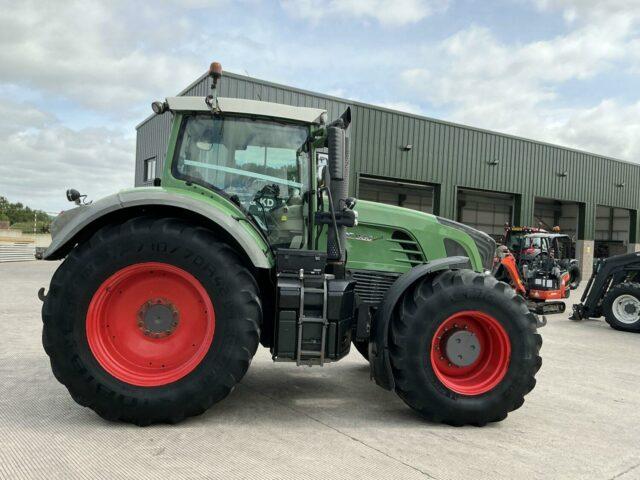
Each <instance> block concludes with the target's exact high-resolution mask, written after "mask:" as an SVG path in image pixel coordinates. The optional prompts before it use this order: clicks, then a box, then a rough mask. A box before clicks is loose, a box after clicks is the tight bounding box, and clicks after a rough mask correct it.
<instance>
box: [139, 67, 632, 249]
mask: <svg viewBox="0 0 640 480" xmlns="http://www.w3.org/2000/svg"><path fill="white" fill-rule="evenodd" d="M209 89H210V83H209V78H208V77H206V76H202V77H201V78H200V79H198V80H197V81H196V82H194V83H193V84H192V85H190V86H189V87H187V88H186V89H185V90H184V91H183V92H181V94H183V95H198V96H203V95H207V94H208V93H209ZM219 95H221V96H225V97H238V98H248V99H253V100H263V101H270V102H276V103H283V104H289V105H297V106H306V107H313V108H324V109H326V110H327V111H328V114H329V118H330V119H333V118H336V117H337V116H339V115H340V114H341V113H342V112H343V111H344V110H345V109H346V108H347V107H348V106H351V107H352V113H353V123H352V131H351V143H352V164H353V170H354V173H355V175H353V176H352V184H351V188H352V191H356V190H357V181H358V175H359V174H367V175H374V176H381V177H389V178H394V179H399V180H411V181H416V182H421V183H429V184H436V185H440V195H441V196H440V198H439V200H438V205H439V209H440V210H439V213H440V214H442V215H444V216H447V217H450V218H454V217H455V213H456V191H457V188H458V187H463V188H474V189H479V190H492V191H498V192H507V193H511V194H515V195H518V196H519V198H520V212H519V213H520V215H519V217H518V218H519V219H520V221H521V222H523V223H527V222H531V221H533V209H534V198H535V197H544V198H552V199H558V200H564V201H573V202H579V203H583V204H585V205H586V207H585V208H586V210H585V211H586V214H587V215H586V219H585V237H586V238H593V237H594V234H595V225H594V223H595V213H594V212H595V205H597V204H599V205H608V206H612V207H617V208H625V209H630V210H638V209H639V207H640V198H638V196H637V192H638V191H640V165H636V164H632V163H629V162H623V161H619V160H615V159H612V158H608V157H605V156H601V155H594V154H590V153H587V152H583V151H579V150H574V149H568V148H563V147H559V146H556V145H551V144H548V143H545V142H538V141H533V140H528V139H524V138H520V137H516V136H512V135H505V134H499V133H495V132H490V131H487V130H483V129H477V128H472V127H468V126H464V125H458V124H453V123H450V122H446V121H441V120H435V119H431V118H427V117H423V116H419V115H413V114H408V113H404V112H398V111H394V110H389V109H386V108H382V107H377V106H372V105H366V104H363V103H361V102H351V101H348V100H344V99H340V98H336V97H331V96H328V95H322V94H316V93H313V92H308V91H304V90H300V89H297V88H292V87H287V86H284V85H278V84H274V83H271V82H266V81H263V80H258V79H254V78H250V77H244V76H241V75H235V74H232V73H226V74H225V76H224V77H223V79H222V81H221V83H220V86H219ZM169 124H170V116H169V115H163V116H159V117H158V116H151V117H149V118H147V119H146V120H145V121H143V122H142V123H141V124H140V125H138V127H137V130H138V137H137V150H136V177H135V178H136V185H141V184H142V183H143V182H142V178H143V171H142V168H143V162H144V160H145V159H146V158H150V157H152V156H156V158H157V171H158V172H160V171H161V168H162V165H163V163H164V160H165V158H164V156H165V154H166V148H167V142H168V136H169ZM407 144H411V145H412V149H411V150H409V151H405V150H403V148H402V147H403V146H405V145H407ZM496 161H497V164H495V165H491V164H490V163H492V162H496ZM565 171H566V172H567V175H566V176H560V175H558V174H559V173H562V172H565ZM622 182H624V187H618V186H616V184H619V183H622ZM591 217H593V218H591Z"/></svg>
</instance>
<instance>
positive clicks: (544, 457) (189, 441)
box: [0, 262, 640, 480]
mask: <svg viewBox="0 0 640 480" xmlns="http://www.w3.org/2000/svg"><path fill="white" fill-rule="evenodd" d="M57 266H58V263H56V262H21V263H12V264H0V322H1V323H2V325H3V326H4V331H3V334H2V335H0V478H3V479H4V478H47V479H54V478H65V479H67V478H111V477H115V478H136V479H138V478H203V477H206V478H219V479H231V478H246V479H284V478H291V479H307V478H308V479H320V478H322V479H331V480H333V479H352V478H354V479H355V478H362V479H373V478H398V479H400V478H402V479H413V478H437V479H461V480H471V479H477V478H482V479H484V478H486V479H516V478H527V479H532V478H545V479H550V478H558V479H569V478H579V479H614V478H615V479H620V480H625V479H627V480H628V479H632V478H634V479H635V478H640V387H639V386H640V369H639V368H638V366H639V365H640V348H639V347H640V335H635V334H631V333H622V332H617V331H614V330H612V329H610V328H609V326H608V325H607V324H605V323H604V322H603V321H595V320H591V321H586V322H582V323H573V322H571V321H569V320H568V319H567V317H568V313H566V314H562V315H555V316H551V317H549V324H548V325H547V326H546V327H545V328H543V329H542V330H541V333H542V336H543V338H544V345H543V348H542V357H543V366H542V369H541V371H540V372H539V374H538V386H537V387H536V388H535V389H534V390H533V392H532V393H531V394H530V395H528V396H527V398H526V402H525V404H524V406H523V407H522V408H521V409H520V410H517V411H516V412H514V413H512V414H510V415H509V418H508V419H507V420H506V421H504V422H502V423H499V424H491V425H489V426H487V427H484V428H476V427H464V428H454V427H448V426H442V425H436V424H430V423H426V422H425V421H423V420H422V419H421V418H420V417H418V416H417V415H416V414H414V413H413V412H412V411H411V410H410V409H409V408H408V407H406V406H405V405H404V403H403V402H402V401H401V400H400V399H399V398H397V397H396V396H395V394H393V393H390V392H386V391H384V390H382V389H381V388H379V387H377V386H376V385H375V384H374V383H372V382H371V381H370V380H369V372H368V365H367V363H366V361H365V360H364V359H362V358H361V357H360V356H359V354H358V353H357V352H356V351H355V350H354V351H353V352H352V353H351V354H350V355H349V357H348V358H346V359H344V360H343V361H341V362H339V363H336V364H332V365H328V366H326V367H324V368H318V367H314V368H306V367H305V368H297V367H295V366H293V365H289V364H274V363H273V362H272V361H271V358H270V356H269V352H268V351H267V350H266V349H264V348H260V349H259V351H258V354H257V355H256V357H255V359H254V361H253V364H252V365H251V368H250V369H249V372H248V374H247V376H246V377H245V378H244V379H243V381H242V383H241V384H240V385H239V386H238V387H237V388H236V390H235V391H234V392H233V393H232V394H231V395H230V396H229V397H228V398H227V399H226V400H224V401H223V402H222V403H220V404H218V405H216V406H214V407H213V408H212V409H211V410H209V411H208V412H207V413H205V414H204V415H202V416H200V417H196V418H193V419H190V420H188V421H186V422H184V423H182V424H179V425H176V426H153V427H148V428H139V427H135V426H130V425H125V424H117V423H109V422H106V421H104V420H102V419H100V418H99V417H98V416H97V415H95V414H94V413H93V412H92V411H91V410H88V409H86V408H83V407H80V406H78V405H76V404H75V403H74V402H73V400H72V399H71V397H70V396H69V395H68V393H67V391H66V389H65V388H64V387H63V386H62V385H60V384H59V383H58V382H57V381H56V380H55V379H54V377H53V375H52V374H51V371H50V368H49V362H48V358H47V356H46V355H45V353H44V351H43V349H42V346H41V342H40V335H41V320H40V306H41V304H40V301H39V300H38V298H37V296H36V292H37V290H38V288H39V287H41V286H48V282H49V278H50V276H51V274H52V272H53V271H54V269H55V268H56V267H57ZM580 293H581V292H580V291H578V292H573V294H572V299H570V303H572V302H573V301H577V299H578V297H579V294H580Z"/></svg>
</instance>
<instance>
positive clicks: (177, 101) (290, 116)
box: [167, 97, 327, 124]
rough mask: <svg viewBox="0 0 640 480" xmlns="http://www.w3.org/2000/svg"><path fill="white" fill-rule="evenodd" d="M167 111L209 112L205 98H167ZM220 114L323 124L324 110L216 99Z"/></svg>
mask: <svg viewBox="0 0 640 480" xmlns="http://www.w3.org/2000/svg"><path fill="white" fill-rule="evenodd" d="M167 103H168V105H169V109H170V110H173V111H189V112H210V111H211V108H209V105H207V104H206V102H205V97H168V98H167ZM218 107H219V108H220V111H221V112H223V113H224V112H228V113H241V114H245V115H258V116H261V117H273V118H284V119H286V120H294V121H298V122H305V123H317V124H321V123H324V122H325V118H326V114H327V111H326V110H322V109H321V108H307V107H292V106H290V105H282V104H280V103H271V102H260V101H257V100H244V99H241V98H223V97H218Z"/></svg>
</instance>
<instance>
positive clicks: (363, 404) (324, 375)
mask: <svg viewBox="0 0 640 480" xmlns="http://www.w3.org/2000/svg"><path fill="white" fill-rule="evenodd" d="M245 414H247V415H250V416H251V421H252V422H258V423H259V422H261V420H260V419H261V418H268V419H270V420H269V421H271V422H273V421H274V419H277V421H278V422H279V423H283V424H286V425H287V427H288V428H296V427H300V428H303V427H304V425H305V424H308V423H309V422H320V423H327V422H329V423H331V424H337V425H346V426H349V427H351V428H359V427H364V428H383V427H388V426H389V422H392V423H393V425H394V426H403V425H405V426H413V427H416V426H424V425H429V426H433V427H440V426H441V425H439V424H433V423H430V422H427V421H426V420H424V419H423V418H422V417H421V416H420V415H419V414H418V413H416V412H415V411H413V410H412V409H411V408H409V407H408V406H407V405H405V404H404V402H403V401H402V400H401V399H400V398H399V397H398V396H397V395H396V394H395V393H394V392H389V391H387V390H384V389H382V388H381V387H379V386H378V385H376V384H375V382H374V381H373V380H370V378H369V366H368V364H366V363H364V361H362V362H358V363H355V362H353V361H351V362H347V363H342V364H340V363H336V364H328V365H326V366H325V367H322V368H321V367H311V368H309V367H296V366H295V365H292V364H284V363H280V364H274V363H270V362H269V363H267V362H259V363H257V364H252V365H251V368H250V369H249V372H248V373H247V375H246V376H245V378H244V379H243V380H242V382H241V383H240V384H239V385H238V386H237V388H236V389H235V390H234V391H233V392H232V394H231V395H229V397H228V398H227V399H226V400H224V401H223V402H221V403H220V404H218V405H215V406H214V407H213V408H212V409H211V410H209V411H208V412H206V413H205V414H204V415H203V416H202V417H199V418H201V419H202V421H204V422H209V421H216V422H222V423H226V421H227V420H225V418H227V419H236V420H237V419H238V418H239V417H243V416H244V415H245ZM194 421H197V419H194ZM444 428H450V427H446V426H444Z"/></svg>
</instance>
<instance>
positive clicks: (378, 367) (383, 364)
mask: <svg viewBox="0 0 640 480" xmlns="http://www.w3.org/2000/svg"><path fill="white" fill-rule="evenodd" d="M461 268H471V263H470V261H469V259H468V258H467V257H446V258H440V259H438V260H434V261H432V262H428V263H425V264H423V265H418V266H417V267H414V268H412V269H411V270H409V271H408V272H406V273H404V274H403V275H402V276H400V277H399V278H398V279H397V280H396V281H395V282H394V283H393V285H391V287H390V288H389V290H387V293H386V294H385V296H384V298H383V300H382V304H381V305H380V308H378V310H377V311H376V314H375V316H374V319H373V322H372V328H371V339H370V342H371V345H370V349H369V352H370V355H369V361H370V366H371V377H372V378H373V379H374V380H375V381H376V383H377V384H378V385H380V386H381V387H382V388H385V389H387V390H393V389H394V387H395V382H394V379H393V373H392V371H391V361H390V359H389V328H390V324H391V315H392V314H393V311H394V309H395V308H396V305H397V304H398V301H399V300H400V298H401V297H402V295H403V294H404V292H405V291H406V290H407V289H408V288H409V287H411V286H412V285H413V284H415V283H416V282H418V281H419V280H421V279H423V278H424V277H426V276H428V275H433V274H435V273H436V272H438V271H441V270H453V269H461Z"/></svg>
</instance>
